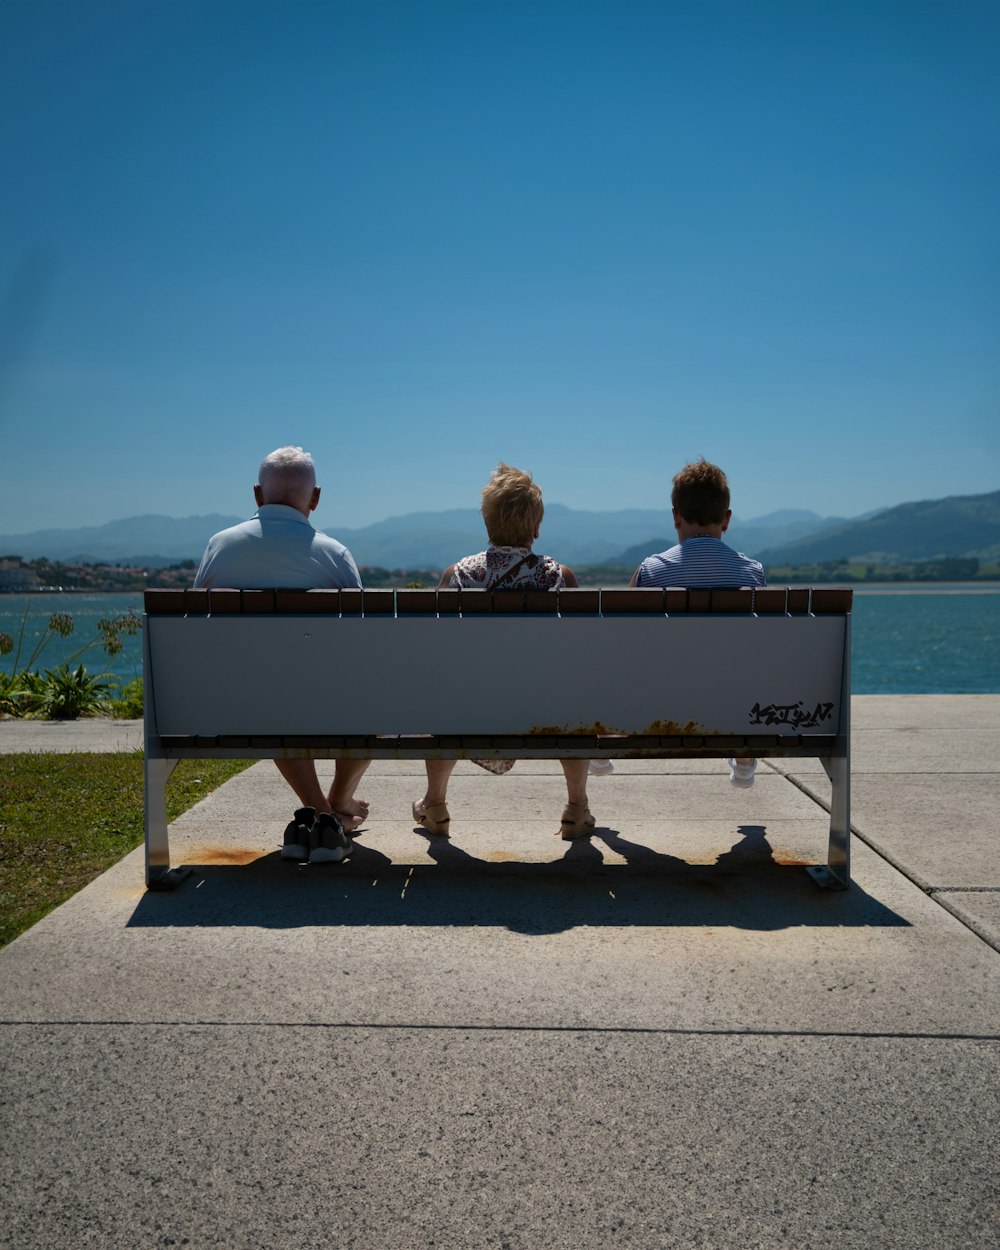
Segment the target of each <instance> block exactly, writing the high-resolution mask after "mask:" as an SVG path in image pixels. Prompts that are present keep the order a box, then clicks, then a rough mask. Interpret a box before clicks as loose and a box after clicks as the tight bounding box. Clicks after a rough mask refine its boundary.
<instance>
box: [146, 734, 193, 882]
mask: <svg viewBox="0 0 1000 1250" xmlns="http://www.w3.org/2000/svg"><path fill="white" fill-rule="evenodd" d="M176 765H177V761H176V760H163V759H156V758H153V759H150V757H149V752H148V750H147V753H146V767H145V782H146V786H145V818H146V888H147V889H148V890H175V889H176V888H177V886H178V885H179V884H180V883H181V881H183V880H184V878H185V877H186V876H188V875H189V874H190V872H191V869H190V868H171V867H170V838H169V835H168V834H167V796H166V784H167V778H168V777H169V776H170V774H171V773H172V772H173V771H174V768H175V767H176Z"/></svg>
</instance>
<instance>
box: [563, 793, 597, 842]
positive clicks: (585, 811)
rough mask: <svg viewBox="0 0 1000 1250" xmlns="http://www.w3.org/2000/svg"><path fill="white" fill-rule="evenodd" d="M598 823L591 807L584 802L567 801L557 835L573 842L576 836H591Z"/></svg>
mask: <svg viewBox="0 0 1000 1250" xmlns="http://www.w3.org/2000/svg"><path fill="white" fill-rule="evenodd" d="M596 824H597V821H596V820H595V819H594V817H593V816H592V815H591V814H590V808H589V807H586V806H585V805H584V804H583V803H567V804H566V806H565V807H564V808H563V814H562V823H561V824H560V826H559V832H558V834H557V836H558V837H560V838H563V839H564V840H565V841H566V842H571V841H572V840H573V839H574V838H589V837H590V835H591V834H592V833H593V832H594V826H595V825H596Z"/></svg>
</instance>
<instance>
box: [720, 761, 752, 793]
mask: <svg viewBox="0 0 1000 1250" xmlns="http://www.w3.org/2000/svg"><path fill="white" fill-rule="evenodd" d="M726 763H727V764H728V765H729V780H730V783H731V784H732V785H734V786H742V787H743V788H744V789H749V788H750V786H752V785H753V779H754V777H755V776H756V773H757V761H756V760H751V761H750V763H749V764H737V763H736V761H735V760H726Z"/></svg>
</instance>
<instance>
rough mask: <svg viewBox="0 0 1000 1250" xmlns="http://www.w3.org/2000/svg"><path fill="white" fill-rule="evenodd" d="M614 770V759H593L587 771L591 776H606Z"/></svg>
mask: <svg viewBox="0 0 1000 1250" xmlns="http://www.w3.org/2000/svg"><path fill="white" fill-rule="evenodd" d="M614 771H615V762H614V760H591V761H590V763H589V765H588V766H587V772H588V773H589V774H590V775H591V777H606V776H607V775H608V773H613V772H614Z"/></svg>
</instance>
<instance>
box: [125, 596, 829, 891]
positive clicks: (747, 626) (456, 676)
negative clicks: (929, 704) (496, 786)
mask: <svg viewBox="0 0 1000 1250" xmlns="http://www.w3.org/2000/svg"><path fill="white" fill-rule="evenodd" d="M851 599H852V592H851V591H850V590H849V589H842V588H839V587H768V588H766V589H764V588H761V589H753V590H751V589H745V590H648V589H629V590H591V589H572V590H560V591H530V590H529V591H517V590H500V591H484V590H396V591H393V590H309V591H301V590H227V589H211V590H148V591H146V593H145V619H144V626H145V628H144V630H143V635H144V639H143V649H144V660H143V664H144V669H143V671H144V678H145V718H144V719H145V829H146V883H147V886H148V887H149V888H150V889H171V888H173V887H174V886H175V885H176V884H177V882H178V881H179V880H180V878H181V877H182V876H183V875H184V873H185V870H183V869H172V868H171V866H170V848H169V841H168V836H167V817H166V801H165V794H164V787H165V783H166V780H167V777H168V776H169V774H170V772H171V770H172V769H173V767H174V765H175V764H176V761H177V760H178V759H185V758H199V757H222V758H237V759H268V758H270V759H279V758H296V757H312V758H323V759H330V758H333V759H337V758H347V759H362V758H363V759H424V758H446V759H473V758H477V759H486V758H500V759H525V758H527V759H553V758H554V759H559V758H564V757H577V758H590V759H615V758H627V759H707V758H709V759H710V758H724V757H727V756H754V757H758V758H779V757H780V758H788V757H793V758H797V757H814V758H818V759H820V760H821V761H822V763H823V765H824V767H825V769H826V772H827V775H828V776H829V778H830V782H831V802H830V830H829V844H828V851H827V862H826V863H825V864H816V865H813V866H810V867H809V869H808V871H809V872H810V874H811V875H812V876H813V878H814V880H815V881H816V882H817V884H818V885H820V886H823V887H825V888H832V889H846V888H847V886H848V885H849V883H850V696H851V677H850V669H851V628H850V626H851ZM463 672H466V673H469V674H476V673H483V674H484V679H483V680H481V681H478V682H477V683H475V684H476V685H477V686H479V687H480V688H482V689H486V690H488V692H489V693H488V694H486V695H483V696H480V697H477V698H475V699H463V698H462V697H461V691H462V689H463V685H464V684H463V682H462V681H461V677H460V675H461V674H462V673H463ZM506 673H514V674H516V675H517V680H516V681H507V680H505V674H506ZM470 684H471V683H470Z"/></svg>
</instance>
